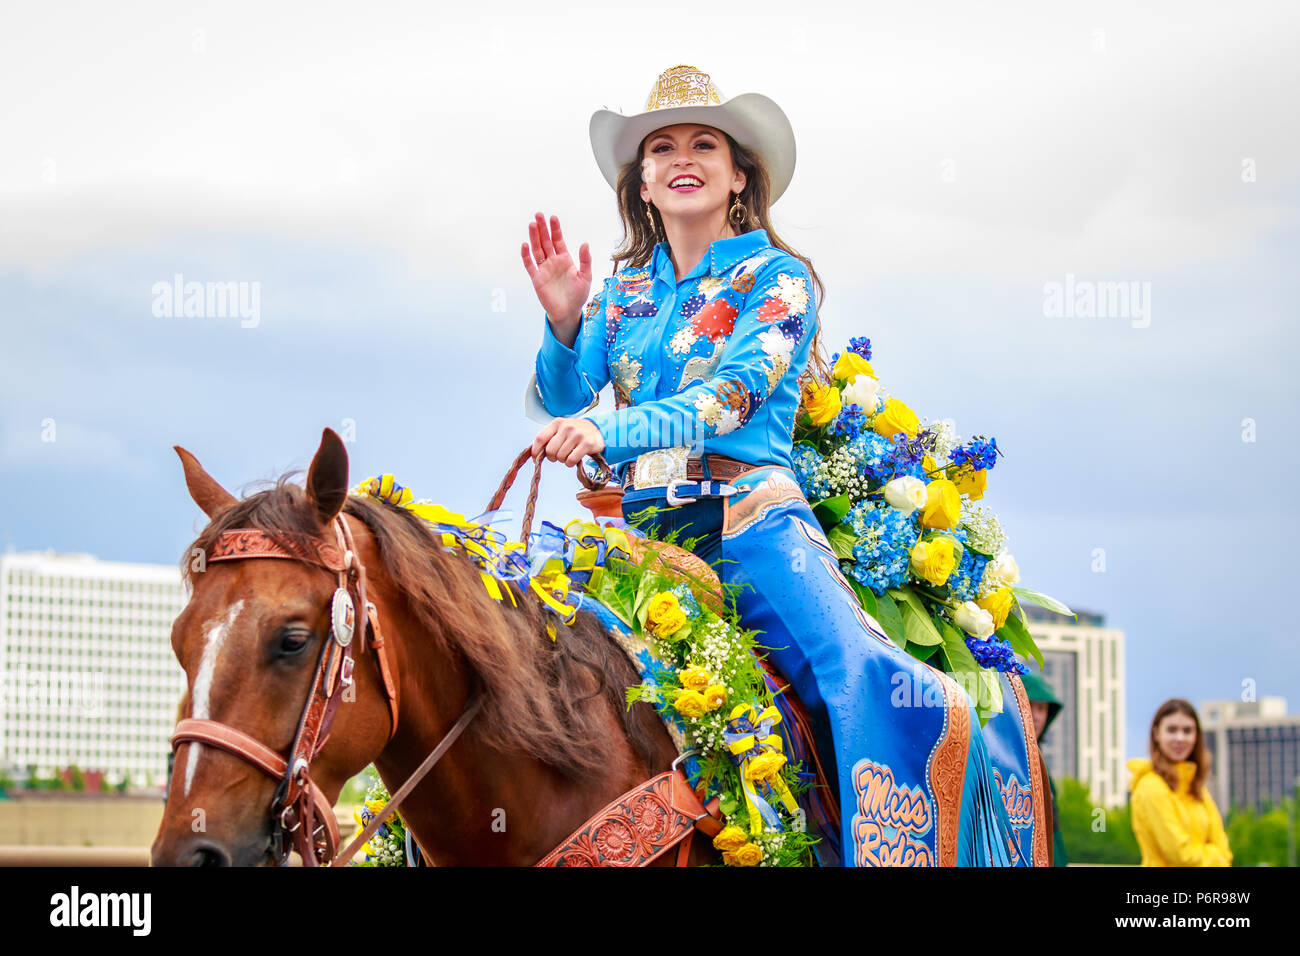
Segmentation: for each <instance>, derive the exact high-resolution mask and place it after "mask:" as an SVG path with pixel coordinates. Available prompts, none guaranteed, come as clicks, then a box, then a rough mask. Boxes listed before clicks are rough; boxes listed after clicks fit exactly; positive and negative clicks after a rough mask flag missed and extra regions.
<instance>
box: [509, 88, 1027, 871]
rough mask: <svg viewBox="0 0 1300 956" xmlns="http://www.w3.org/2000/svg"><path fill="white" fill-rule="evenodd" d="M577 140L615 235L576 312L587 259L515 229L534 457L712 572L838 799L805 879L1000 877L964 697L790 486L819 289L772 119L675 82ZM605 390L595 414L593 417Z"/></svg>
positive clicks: (538, 225)
mask: <svg viewBox="0 0 1300 956" xmlns="http://www.w3.org/2000/svg"><path fill="white" fill-rule="evenodd" d="M590 131H591V141H592V148H593V150H594V152H595V155H596V160H597V163H598V164H599V166H600V169H601V172H602V173H603V175H604V176H605V179H606V180H607V181H608V182H609V184H610V186H612V187H613V189H614V191H615V196H616V199H617V203H618V212H619V216H620V218H621V219H622V222H623V227H624V236H625V242H624V245H623V247H622V248H621V249H620V250H619V251H618V252H616V253H615V255H614V256H613V261H614V266H615V270H616V271H615V272H614V274H613V275H611V276H610V277H609V278H607V279H605V280H604V282H603V285H602V287H601V288H600V289H599V290H598V291H597V292H596V293H595V295H592V296H591V297H590V299H588V295H589V292H590V289H591V282H592V273H591V254H590V252H589V250H588V247H587V244H586V243H583V244H582V246H581V248H580V249H579V251H578V261H577V263H576V264H575V263H574V260H573V257H572V256H571V254H570V252H569V249H568V247H567V245H566V244H565V240H564V237H563V233H562V232H561V229H560V223H559V219H558V218H557V217H555V216H552V217H551V219H550V223H549V228H548V223H547V221H546V219H545V218H544V217H543V215H542V214H541V213H538V214H537V217H536V221H535V222H532V223H530V224H529V227H528V233H529V242H528V243H527V244H524V245H523V246H522V248H521V254H522V258H523V263H524V267H525V269H526V270H527V272H528V275H529V276H530V277H531V279H532V282H533V288H534V289H535V291H536V293H537V297H538V300H539V301H540V302H541V305H542V307H543V308H544V309H545V312H546V322H545V329H544V332H543V335H544V338H543V343H542V346H541V349H540V351H539V352H538V355H537V364H536V376H535V390H536V394H537V397H538V398H540V401H541V405H542V406H543V408H544V409H545V411H546V413H548V414H552V415H556V416H559V417H557V418H555V419H554V420H553V421H551V422H550V423H549V424H547V425H546V427H544V428H543V429H542V430H541V431H540V432H539V433H538V435H537V437H536V439H535V440H534V442H533V452H534V454H537V453H544V454H545V455H546V457H547V458H549V459H551V460H552V461H561V462H564V463H565V464H567V465H578V464H579V463H580V461H581V460H582V458H583V457H584V456H586V455H593V454H596V453H600V454H602V455H603V456H604V457H605V458H606V460H607V461H608V462H609V463H610V464H611V465H613V466H615V467H616V471H617V474H618V477H619V479H620V481H621V484H622V485H623V489H624V496H623V514H624V517H625V518H626V519H628V520H629V521H632V522H633V523H636V519H634V518H633V516H634V515H635V514H636V513H637V512H638V511H643V510H644V509H646V508H647V506H654V508H652V509H651V510H652V511H653V512H654V513H653V514H652V515H651V516H650V517H649V518H648V519H642V521H643V527H644V530H646V531H647V533H650V534H652V535H656V536H658V535H661V534H663V533H665V532H667V531H670V530H673V529H678V530H680V532H681V535H682V537H690V536H698V537H699V540H698V542H697V543H696V544H695V546H694V551H695V553H696V554H698V555H700V556H701V557H703V558H704V559H705V560H707V561H709V562H711V563H712V562H716V561H717V560H718V559H719V558H721V559H722V563H721V565H720V567H719V568H718V570H719V573H720V576H721V578H722V580H723V582H724V583H725V584H727V585H740V586H741V588H740V595H739V597H738V598H737V605H736V606H737V610H738V611H739V613H740V616H741V623H742V624H743V625H744V626H745V627H747V628H753V629H756V630H759V631H762V632H764V634H765V637H764V643H765V645H766V646H768V647H770V648H771V649H772V650H771V655H770V659H771V661H772V662H773V663H774V664H775V666H776V667H777V669H778V670H779V671H780V673H781V674H782V675H783V677H784V678H785V679H786V680H788V681H789V683H790V684H791V685H792V686H793V688H794V690H795V691H796V692H797V694H798V695H799V697H800V698H801V699H802V701H803V704H804V705H805V706H806V707H807V708H808V711H809V714H810V717H811V722H812V725H813V732H814V736H815V738H816V744H817V747H818V751H819V753H820V754H821V755H822V762H823V764H825V765H828V766H829V768H830V769H829V778H830V779H831V780H833V781H835V785H836V786H837V787H838V799H839V805H840V808H841V811H842V812H841V814H840V820H841V823H840V825H839V827H838V828H836V827H834V826H833V825H831V824H829V823H828V822H827V820H826V818H825V817H820V816H819V815H818V814H815V813H814V814H812V820H813V822H814V823H815V824H817V825H818V828H819V831H820V833H819V835H820V836H821V837H822V840H821V842H820V843H819V844H818V850H817V851H818V856H819V859H820V861H821V862H822V863H824V864H825V863H839V862H843V863H844V864H846V865H881V864H894V865H900V864H901V865H926V864H1005V863H1008V862H1011V861H1012V858H1013V857H1014V856H1015V855H1016V851H1015V850H1014V849H1012V848H1011V847H1010V845H1009V844H1010V842H1011V841H1010V838H1009V836H1008V834H1009V824H1008V821H1007V817H1006V814H1005V811H1004V808H1003V807H1002V804H1001V800H1000V798H999V795H998V791H997V789H996V788H995V785H994V783H993V781H992V778H991V773H990V767H989V761H988V756H987V752H986V750H985V746H984V743H983V739H982V736H981V729H980V725H979V722H978V720H977V719H975V716H974V710H973V707H972V704H971V701H970V699H969V697H968V696H967V695H966V693H965V692H964V691H963V690H961V689H960V688H959V687H958V686H957V684H956V683H955V682H954V681H952V680H951V679H949V678H947V677H946V676H944V675H942V674H941V673H939V672H938V671H936V670H934V669H933V668H931V667H930V666H929V665H926V664H921V663H919V662H918V661H916V660H914V659H913V658H912V657H910V656H909V655H908V654H907V653H906V652H904V651H902V650H901V649H900V648H898V647H897V646H896V645H895V644H894V643H893V642H892V641H891V640H890V639H889V637H888V636H886V634H885V633H884V631H883V630H882V629H881V628H880V626H879V625H878V624H877V622H876V621H875V620H874V619H872V618H871V617H870V616H869V615H868V614H867V613H866V612H865V611H864V610H863V609H862V607H861V605H860V604H859V602H858V599H857V597H856V596H855V595H854V593H853V591H852V589H851V587H850V586H849V584H848V583H847V582H846V580H845V579H844V576H843V575H842V573H841V572H840V569H839V564H838V561H837V559H836V556H835V553H834V551H833V550H832V549H831V547H830V545H829V543H828V542H827V540H826V538H825V536H824V535H823V534H822V531H821V529H820V526H819V524H818V522H817V520H816V518H815V517H814V516H813V513H812V511H811V509H810V507H809V504H808V501H807V500H806V499H805V497H804V495H803V493H802V491H801V490H800V487H799V484H798V482H797V481H796V480H795V477H794V472H793V470H792V461H791V450H792V439H791V434H792V431H793V428H794V423H795V416H796V414H797V413H798V408H799V401H800V393H801V388H800V383H801V376H805V372H806V371H807V372H808V375H809V377H810V376H812V375H813V374H816V376H817V377H819V378H821V379H823V380H824V379H826V378H828V375H827V373H826V368H825V362H824V360H823V358H822V356H821V353H820V349H819V347H818V320H817V308H818V303H817V301H815V300H814V297H813V293H814V286H816V290H817V292H818V293H819V297H820V293H821V291H822V290H821V282H820V279H819V278H818V277H817V274H816V272H814V271H813V268H812V266H811V263H810V262H809V261H808V259H807V258H805V257H803V256H801V255H799V254H798V253H796V252H794V250H792V249H791V248H790V247H789V246H787V245H786V244H785V243H784V242H783V241H782V240H781V239H780V238H779V237H777V235H776V232H775V230H774V229H773V227H772V223H771V220H770V219H769V207H770V206H771V205H772V204H773V203H775V202H776V200H777V199H779V198H780V197H781V195H782V194H783V193H784V192H785V190H786V187H787V186H788V185H789V184H790V180H791V177H792V175H793V172H794V161H795V143H794V133H793V130H792V129H791V126H790V122H789V120H788V119H787V118H786V116H785V114H784V113H783V112H782V110H781V109H780V107H779V106H777V104H776V103H774V102H773V101H772V100H770V99H768V98H767V97H765V96H761V95H759V94H755V93H749V94H745V95H743V96H738V97H735V98H732V99H727V100H724V99H723V97H722V95H721V93H720V92H719V90H718V88H717V86H716V85H715V84H714V83H713V81H712V79H711V78H710V77H709V76H708V75H707V74H705V73H701V72H700V71H698V70H696V69H695V68H694V67H690V66H676V67H673V68H672V69H669V70H667V71H665V72H664V73H663V74H661V75H660V76H659V78H658V79H657V80H656V82H655V84H654V87H653V89H652V91H651V94H650V98H649V101H648V103H647V105H646V109H645V110H644V111H643V112H641V113H638V114H635V115H632V116H624V115H621V114H618V113H615V112H612V111H609V110H601V111H598V112H596V113H595V114H594V115H593V116H592V119H591V126H590ZM620 265H621V268H620ZM584 302H586V306H585V307H584V306H583V303H584ZM810 363H811V364H812V369H809V364H810ZM611 380H612V382H613V386H614V398H615V408H614V409H613V410H606V411H595V410H594V406H595V404H596V402H597V396H598V394H599V392H600V390H601V389H602V388H603V387H604V386H605V385H606V384H607V383H609V382H610V381H611ZM532 392H533V388H532V387H530V390H529V394H530V399H531V396H532ZM900 681H903V682H906V683H907V686H908V688H909V692H908V693H906V694H901V695H900V694H898V693H897V692H896V691H897V689H898V686H899V683H900ZM913 685H915V688H914V689H915V693H913V692H912V689H913ZM900 700H901V703H900Z"/></svg>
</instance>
